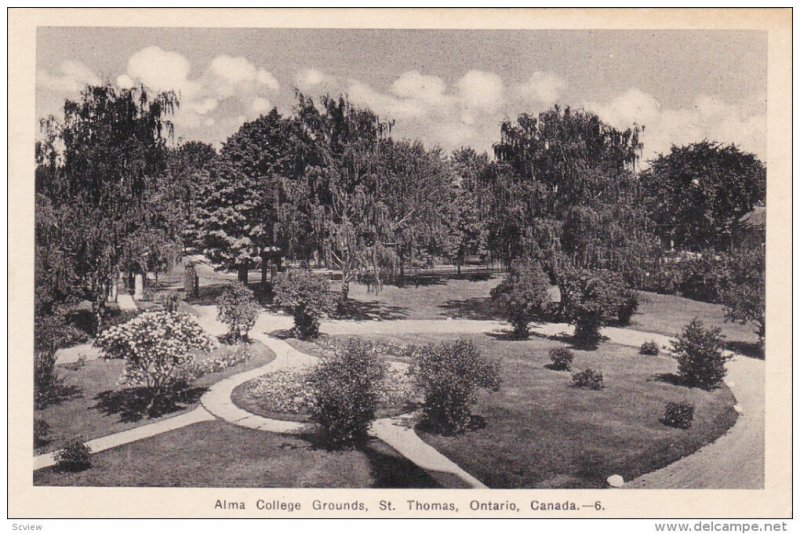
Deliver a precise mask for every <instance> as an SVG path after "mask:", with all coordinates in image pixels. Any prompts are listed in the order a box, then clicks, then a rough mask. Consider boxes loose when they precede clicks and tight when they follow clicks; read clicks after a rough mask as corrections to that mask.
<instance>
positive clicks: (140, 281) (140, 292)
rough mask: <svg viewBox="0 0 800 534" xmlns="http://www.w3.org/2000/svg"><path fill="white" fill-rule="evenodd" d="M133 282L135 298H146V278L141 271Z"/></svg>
mask: <svg viewBox="0 0 800 534" xmlns="http://www.w3.org/2000/svg"><path fill="white" fill-rule="evenodd" d="M133 284H134V286H133V287H134V289H133V300H142V299H143V298H144V278H143V277H142V275H141V273H138V274H137V275H136V276H135V277H134V279H133Z"/></svg>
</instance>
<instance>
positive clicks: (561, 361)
mask: <svg viewBox="0 0 800 534" xmlns="http://www.w3.org/2000/svg"><path fill="white" fill-rule="evenodd" d="M574 357H575V354H574V353H573V352H572V351H571V350H569V349H568V348H566V347H556V348H554V349H550V361H551V362H553V365H552V367H553V369H558V370H560V371H569V369H570V367H572V360H573V358H574Z"/></svg>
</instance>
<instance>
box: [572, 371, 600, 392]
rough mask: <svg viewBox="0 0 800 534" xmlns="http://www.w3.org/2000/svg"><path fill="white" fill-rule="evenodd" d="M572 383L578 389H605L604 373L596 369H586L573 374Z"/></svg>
mask: <svg viewBox="0 0 800 534" xmlns="http://www.w3.org/2000/svg"><path fill="white" fill-rule="evenodd" d="M572 383H573V385H574V386H575V387H578V388H588V389H595V390H597V389H603V387H605V384H603V373H601V372H600V371H595V370H594V369H591V368H589V369H584V370H583V371H578V372H577V373H573V374H572Z"/></svg>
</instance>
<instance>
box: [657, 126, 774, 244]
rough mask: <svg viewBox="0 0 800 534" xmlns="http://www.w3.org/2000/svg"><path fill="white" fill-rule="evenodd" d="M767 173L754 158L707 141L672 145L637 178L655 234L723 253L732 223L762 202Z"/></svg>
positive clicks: (732, 232) (729, 240)
mask: <svg viewBox="0 0 800 534" xmlns="http://www.w3.org/2000/svg"><path fill="white" fill-rule="evenodd" d="M766 176H767V171H766V167H765V166H764V164H763V163H762V162H761V161H759V160H758V158H756V156H755V155H753V154H750V153H748V152H742V151H741V150H739V148H737V147H736V146H735V145H721V144H719V143H715V142H711V141H707V140H706V141H702V142H700V143H692V144H690V145H686V146H680V147H678V146H673V147H672V148H671V149H670V152H669V153H668V154H660V155H659V156H658V157H656V158H655V159H654V160H653V161H651V162H650V167H649V168H648V169H647V170H646V171H644V172H643V173H642V185H643V187H644V189H645V191H646V193H647V196H648V206H649V208H650V210H651V211H652V215H653V218H654V219H655V221H656V223H657V224H658V230H659V235H661V236H662V237H663V238H664V239H665V240H671V241H672V242H673V243H674V245H675V246H676V247H679V248H682V249H688V250H703V249H708V248H711V249H716V250H724V249H727V248H729V247H730V245H731V244H732V241H733V234H734V230H735V225H736V221H737V220H738V219H739V218H740V217H742V216H743V215H744V214H746V213H747V212H749V211H750V210H752V209H753V207H754V206H755V205H756V204H758V203H760V202H763V201H764V199H765V195H766V187H767V179H766Z"/></svg>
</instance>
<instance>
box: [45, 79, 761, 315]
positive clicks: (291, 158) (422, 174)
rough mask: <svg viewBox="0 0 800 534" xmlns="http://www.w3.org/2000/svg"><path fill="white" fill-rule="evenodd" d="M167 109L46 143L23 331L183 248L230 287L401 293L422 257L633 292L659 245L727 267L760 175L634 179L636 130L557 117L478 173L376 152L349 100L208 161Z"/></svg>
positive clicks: (716, 169)
mask: <svg viewBox="0 0 800 534" xmlns="http://www.w3.org/2000/svg"><path fill="white" fill-rule="evenodd" d="M177 106H178V99H177V97H176V95H175V94H174V93H171V92H166V93H159V94H153V93H150V92H148V91H147V89H145V88H144V87H138V88H133V89H119V88H116V87H114V86H111V85H106V86H99V87H88V88H87V89H86V90H85V91H84V92H83V94H82V96H81V99H80V100H78V101H76V102H72V101H67V102H66V104H65V107H64V117H63V120H55V119H50V120H48V121H45V122H44V123H43V126H44V128H43V135H42V136H41V139H40V140H39V142H38V143H37V147H36V158H37V172H36V192H37V195H36V215H37V216H36V262H37V264H36V290H37V293H36V306H37V317H44V316H52V315H54V314H56V313H57V310H58V309H59V308H60V307H62V306H63V304H65V303H69V302H72V301H75V300H79V299H87V300H89V301H91V302H92V303H93V309H94V312H95V316H96V323H97V326H98V327H99V325H100V324H101V322H102V317H103V307H104V302H105V300H106V296H107V294H108V292H109V290H110V287H111V286H112V285H113V283H114V281H115V280H117V279H118V276H119V274H120V273H125V272H132V271H140V272H141V271H156V272H158V271H159V270H161V271H163V270H166V269H168V268H169V267H170V266H171V264H172V262H174V261H175V259H176V257H177V256H179V255H180V254H181V253H182V252H183V251H185V250H186V249H187V248H192V249H197V250H201V251H203V252H204V253H205V254H206V255H207V256H208V257H209V258H210V259H211V260H212V261H213V262H215V263H216V264H217V265H218V266H219V267H220V268H223V269H232V270H237V271H238V272H239V276H240V278H242V279H244V278H245V277H246V273H247V270H248V269H250V268H252V267H255V266H258V265H260V266H261V267H262V273H263V274H262V280H266V272H267V268H268V264H269V262H270V261H280V258H281V257H291V258H294V259H299V260H302V261H305V262H308V263H313V262H317V263H321V264H324V265H326V266H327V267H329V268H331V269H335V270H337V271H340V272H341V273H342V284H341V287H340V301H341V304H343V305H344V304H346V302H347V298H348V291H349V285H350V283H351V282H352V281H353V280H355V279H356V276H357V275H359V274H368V275H369V276H370V277H371V278H373V279H374V283H375V284H376V285H377V286H378V287H379V286H380V285H381V283H382V282H383V280H384V278H385V277H387V276H388V277H391V278H393V279H396V280H397V281H398V282H399V283H402V280H403V277H404V274H405V270H406V269H407V268H408V266H411V265H421V264H426V263H427V262H428V261H429V260H430V259H431V258H433V257H441V258H447V259H449V260H451V261H453V262H455V263H456V264H458V265H461V263H463V262H464V261H465V258H466V257H467V256H470V255H480V256H482V257H484V258H487V257H491V258H494V259H499V260H502V261H503V262H505V263H506V264H507V265H511V263H512V261H514V260H516V259H532V260H536V261H538V262H539V263H540V264H541V265H542V266H543V268H544V269H545V272H546V274H547V275H548V276H549V278H550V281H551V282H557V281H558V280H559V278H560V274H561V273H563V272H564V270H565V269H566V268H572V269H605V270H609V271H613V272H615V273H618V274H619V275H621V276H622V277H623V279H624V281H625V282H626V283H627V284H628V285H630V286H634V287H639V286H641V284H642V280H643V278H644V277H645V276H646V274H647V273H648V271H649V270H651V269H652V268H653V265H654V262H656V261H657V260H658V258H659V257H660V256H661V251H662V249H663V246H664V243H668V242H669V241H670V240H672V242H673V243H675V244H676V245H677V246H679V247H682V248H685V249H694V250H700V249H715V250H725V249H726V248H729V247H730V246H731V243H732V241H733V235H734V233H735V232H734V231H735V226H736V221H737V220H738V218H739V217H740V216H741V215H742V214H744V213H746V212H748V211H749V210H751V209H752V208H753V206H754V205H755V204H756V203H758V202H761V201H763V199H764V192H765V169H764V167H763V165H762V164H761V163H760V162H759V161H758V160H757V159H756V158H755V157H754V156H752V155H751V154H746V153H742V152H740V151H739V150H738V149H737V148H735V147H733V146H719V145H716V144H713V143H710V142H702V143H698V144H694V145H690V146H688V147H681V148H678V147H673V149H672V151H671V152H670V153H669V154H666V155H662V156H659V157H658V158H656V160H655V161H653V162H651V165H650V167H649V168H648V169H647V170H646V171H644V172H638V169H639V166H640V164H639V159H640V154H641V150H642V144H641V142H640V134H641V131H642V128H640V127H638V126H636V125H634V126H632V127H631V128H630V129H626V130H619V129H616V128H613V127H611V126H610V125H608V124H606V123H604V122H603V121H601V120H600V119H599V118H598V117H597V116H596V115H594V114H592V113H590V112H587V111H575V110H571V109H569V108H565V109H561V108H559V107H554V108H552V109H550V110H548V111H546V112H544V113H541V114H539V115H538V116H531V115H527V114H523V115H520V116H519V117H518V119H517V120H516V121H510V120H507V121H505V122H503V124H502V125H501V127H500V140H499V142H498V143H497V144H496V145H495V146H494V156H495V157H494V158H490V157H489V156H487V155H486V154H479V153H477V152H475V151H474V150H472V149H470V148H464V149H461V150H458V151H456V152H454V153H452V154H449V155H448V154H444V153H443V152H442V151H441V150H440V149H438V148H429V147H425V146H423V145H422V144H421V143H419V142H416V141H410V140H397V139H394V138H392V136H391V130H392V126H393V123H392V122H391V121H386V120H383V119H381V118H380V117H378V116H377V115H376V114H375V113H373V112H372V111H370V110H369V109H365V108H360V107H358V106H355V105H354V104H353V103H352V102H350V101H349V100H348V99H347V98H346V97H344V96H340V97H336V98H333V97H327V96H326V97H322V98H321V99H320V100H319V101H314V100H312V99H311V98H309V97H307V96H306V95H303V94H300V93H298V94H297V95H296V101H295V105H294V108H293V111H292V113H291V114H290V115H289V116H282V115H281V114H279V113H278V112H277V110H273V111H271V112H270V113H268V114H266V115H262V116H261V117H259V118H258V119H256V120H254V121H251V122H247V123H245V124H244V125H243V126H242V127H241V128H240V129H239V130H238V131H237V132H235V133H234V134H233V135H231V137H229V138H228V139H227V140H226V141H225V143H223V145H222V147H221V149H220V150H216V149H215V148H214V147H212V146H210V145H207V144H203V143H199V142H187V143H179V144H178V145H177V146H175V145H174V144H173V143H170V138H171V136H172V125H171V123H170V122H169V120H168V118H169V115H170V114H171V113H172V112H173V111H174V110H175V109H176V108H177Z"/></svg>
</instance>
